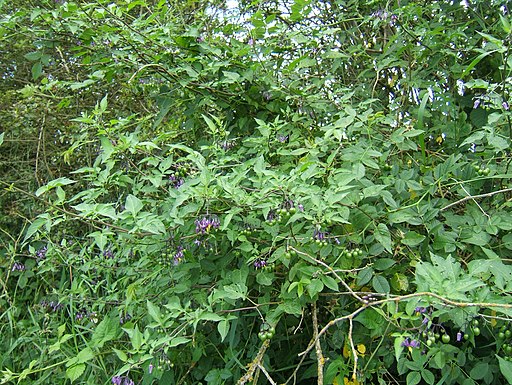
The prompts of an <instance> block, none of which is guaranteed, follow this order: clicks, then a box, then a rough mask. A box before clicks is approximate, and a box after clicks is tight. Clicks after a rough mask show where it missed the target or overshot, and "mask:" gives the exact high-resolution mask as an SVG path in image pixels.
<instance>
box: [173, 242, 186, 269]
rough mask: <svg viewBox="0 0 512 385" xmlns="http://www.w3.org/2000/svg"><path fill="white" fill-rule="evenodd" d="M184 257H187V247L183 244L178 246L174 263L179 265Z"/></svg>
mask: <svg viewBox="0 0 512 385" xmlns="http://www.w3.org/2000/svg"><path fill="white" fill-rule="evenodd" d="M183 258H185V249H184V248H183V246H178V248H177V250H176V253H175V254H174V256H173V263H174V265H175V266H176V265H178V264H179V263H180V262H181V261H182V260H183Z"/></svg>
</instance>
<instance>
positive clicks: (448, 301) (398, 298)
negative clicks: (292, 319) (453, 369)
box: [299, 291, 512, 378]
mask: <svg viewBox="0 0 512 385" xmlns="http://www.w3.org/2000/svg"><path fill="white" fill-rule="evenodd" d="M415 297H434V298H436V299H438V300H440V301H441V302H443V303H444V304H445V305H450V306H454V307H481V308H494V307H496V308H503V309H512V304H509V303H492V302H457V301H452V300H451V299H448V298H445V297H443V296H441V295H439V294H436V293H432V292H428V291H425V292H419V293H412V294H405V295H400V296H395V297H389V298H386V299H381V300H377V301H374V302H371V303H369V302H368V301H365V304H364V305H363V306H361V307H360V308H358V309H356V310H354V311H353V312H352V313H350V314H347V315H344V316H342V317H338V318H335V319H333V320H331V321H329V322H328V323H327V325H325V326H324V327H323V328H322V330H320V332H319V333H318V335H317V336H316V338H314V340H313V341H312V342H311V343H310V344H309V345H308V347H307V348H306V350H304V351H303V352H302V353H299V357H303V358H304V357H305V356H306V354H308V353H309V352H310V351H311V349H313V347H314V346H315V345H316V340H318V339H319V338H320V337H321V336H323V335H324V334H325V333H326V332H327V330H329V329H330V328H331V326H334V325H336V324H338V323H339V322H341V321H345V320H348V321H349V335H348V338H349V342H350V347H351V349H352V355H353V356H354V368H353V373H352V375H353V376H355V375H356V374H357V351H356V350H355V346H354V342H353V340H352V327H353V324H352V321H353V319H354V318H355V317H356V316H357V315H358V314H359V313H361V312H363V311H364V310H366V309H367V308H373V307H375V306H379V305H382V304H385V303H388V302H399V301H403V300H406V299H410V298H415ZM301 362H302V361H301ZM353 378H355V377H353Z"/></svg>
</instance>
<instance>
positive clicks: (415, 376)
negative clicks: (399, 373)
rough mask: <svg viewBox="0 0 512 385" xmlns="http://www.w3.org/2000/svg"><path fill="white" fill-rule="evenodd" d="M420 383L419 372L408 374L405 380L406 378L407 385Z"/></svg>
mask: <svg viewBox="0 0 512 385" xmlns="http://www.w3.org/2000/svg"><path fill="white" fill-rule="evenodd" d="M420 381H421V374H420V372H410V373H409V374H408V375H407V378H406V383H407V385H416V384H419V383H420Z"/></svg>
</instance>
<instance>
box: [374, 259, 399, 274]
mask: <svg viewBox="0 0 512 385" xmlns="http://www.w3.org/2000/svg"><path fill="white" fill-rule="evenodd" d="M395 263H396V261H395V260H393V259H391V258H379V259H377V260H376V261H375V262H374V263H373V268H374V269H375V270H380V271H383V270H387V269H389V268H390V267H391V266H393V265H394V264H395Z"/></svg>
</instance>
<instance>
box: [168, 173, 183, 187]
mask: <svg viewBox="0 0 512 385" xmlns="http://www.w3.org/2000/svg"><path fill="white" fill-rule="evenodd" d="M169 182H171V183H172V186H173V187H174V188H175V189H178V188H180V187H181V186H182V185H183V183H185V179H183V178H178V177H176V175H171V176H170V177H169Z"/></svg>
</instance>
